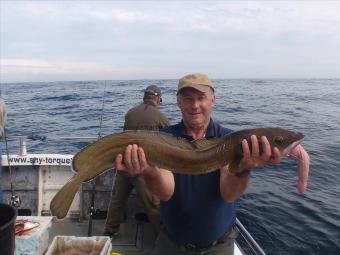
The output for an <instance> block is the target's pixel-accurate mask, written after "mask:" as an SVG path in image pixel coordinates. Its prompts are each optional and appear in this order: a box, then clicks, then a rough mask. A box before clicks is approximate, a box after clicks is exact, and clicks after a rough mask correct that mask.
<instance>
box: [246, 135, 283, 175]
mask: <svg viewBox="0 0 340 255" xmlns="http://www.w3.org/2000/svg"><path fill="white" fill-rule="evenodd" d="M259 142H261V145H262V152H261V151H260V145H259ZM242 150H243V158H242V160H241V162H240V169H250V168H260V167H263V166H264V165H265V164H268V163H272V164H278V163H280V162H281V152H280V150H279V149H278V148H276V147H274V148H273V150H272V148H271V146H270V143H269V142H268V139H267V138H266V137H265V136H262V137H261V140H260V141H258V139H257V137H256V135H252V136H251V150H250V147H249V144H248V142H247V140H246V139H244V140H243V141H242Z"/></svg>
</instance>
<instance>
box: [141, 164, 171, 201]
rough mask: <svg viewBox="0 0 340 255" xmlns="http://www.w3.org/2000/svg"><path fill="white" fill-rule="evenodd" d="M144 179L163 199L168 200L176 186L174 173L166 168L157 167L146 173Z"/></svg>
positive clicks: (154, 192)
mask: <svg viewBox="0 0 340 255" xmlns="http://www.w3.org/2000/svg"><path fill="white" fill-rule="evenodd" d="M144 179H145V182H146V185H147V186H148V188H149V190H150V191H151V192H152V193H153V194H154V195H156V196H157V197H158V198H159V199H160V200H162V201H168V200H169V199H170V198H171V197H172V195H173V193H174V188H175V182H174V177H173V174H172V173H171V172H170V171H168V170H165V169H161V168H155V169H154V170H153V171H149V172H148V173H145V174H144Z"/></svg>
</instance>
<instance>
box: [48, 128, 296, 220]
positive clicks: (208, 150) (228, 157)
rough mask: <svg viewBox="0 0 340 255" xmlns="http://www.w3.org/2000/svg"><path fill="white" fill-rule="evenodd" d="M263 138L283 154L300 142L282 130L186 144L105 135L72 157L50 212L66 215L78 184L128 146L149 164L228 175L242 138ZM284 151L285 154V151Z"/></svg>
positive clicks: (146, 135) (148, 134) (142, 135)
mask: <svg viewBox="0 0 340 255" xmlns="http://www.w3.org/2000/svg"><path fill="white" fill-rule="evenodd" d="M251 135H256V136H257V137H258V139H260V138H261V136H266V137H267V139H268V141H269V143H270V144H271V146H272V147H273V146H276V147H277V148H278V149H279V150H280V151H281V152H283V153H287V152H288V150H290V149H291V148H290V147H292V148H293V147H295V146H296V145H297V144H298V143H300V142H301V141H302V139H303V135H302V134H301V133H295V132H292V131H289V130H285V129H282V128H256V129H244V130H240V131H237V132H233V133H230V134H228V135H225V136H223V137H221V138H213V139H201V140H195V141H191V142H190V141H188V140H186V139H184V138H177V137H174V136H172V135H169V134H166V133H162V132H157V131H125V132H122V133H117V134H111V135H108V136H105V137H103V138H101V139H99V140H98V141H96V142H94V143H92V144H90V145H89V146H87V147H85V148H83V149H82V150H80V151H79V152H78V153H77V154H76V155H75V157H74V158H73V162H72V168H73V170H74V171H75V172H76V173H75V175H74V176H73V177H72V178H71V180H69V182H68V183H66V184H65V185H64V187H62V188H61V190H59V192H58V193H57V194H56V196H55V197H54V198H53V199H52V201H51V205H50V208H51V212H52V214H53V215H55V216H57V218H63V217H65V216H66V214H67V211H68V209H69V207H70V206H71V203H72V201H73V198H74V196H75V194H76V192H77V190H78V188H79V186H80V184H81V183H82V182H87V181H90V180H92V179H93V178H95V177H96V176H98V175H100V174H102V173H104V172H105V171H107V170H109V169H112V168H113V167H114V160H115V158H116V156H117V155H118V154H120V153H123V152H124V150H125V148H126V146H127V145H129V144H137V145H138V146H141V147H142V148H143V149H144V151H145V154H146V158H147V160H148V162H149V164H150V165H155V166H158V167H160V168H164V169H169V170H171V171H172V172H175V173H182V174H204V173H209V172H212V171H215V170H216V169H219V168H221V167H222V166H225V165H228V167H229V171H230V172H231V173H236V172H237V171H239V170H242V169H238V165H239V163H240V161H241V159H242V146H241V142H242V140H243V139H247V141H248V142H249V143H250V144H251V140H250V136H251ZM285 150H287V151H285Z"/></svg>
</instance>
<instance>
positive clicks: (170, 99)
mask: <svg viewBox="0 0 340 255" xmlns="http://www.w3.org/2000/svg"><path fill="white" fill-rule="evenodd" d="M213 82H214V84H215V88H216V97H217V102H216V106H215V108H214V111H213V118H214V120H215V121H217V122H219V123H221V124H222V125H223V126H225V127H228V128H232V129H234V130H239V129H244V128H255V127H276V126H277V127H282V128H286V129H291V130H294V131H299V132H302V133H304V135H305V139H304V141H303V146H304V147H305V149H306V150H307V151H308V152H309V154H310V156H311V165H310V178H309V185H308V189H307V191H306V192H305V193H304V194H300V193H298V192H297V189H296V184H297V174H296V170H297V162H296V161H294V160H293V159H288V158H285V159H284V160H283V162H282V163H281V164H279V165H272V166H266V167H264V168H263V169H257V170H255V171H253V172H252V173H251V181H250V185H249V188H248V189H247V191H246V193H245V194H244V195H243V196H242V197H241V198H240V199H239V200H238V202H237V216H238V218H239V219H240V220H241V222H242V223H243V224H244V225H245V226H246V228H247V229H248V230H249V232H250V233H251V234H252V235H253V236H254V238H255V239H256V240H257V241H258V243H259V244H260V245H261V246H262V248H263V249H264V250H265V251H266V252H267V253H268V254H340V184H339V183H340V80H334V79H294V80H293V79H274V80H269V79H233V80H228V79H225V80H214V81H213ZM149 84H156V85H158V86H159V87H160V88H161V89H162V93H163V103H162V106H161V108H160V109H161V111H162V112H163V113H164V114H165V115H167V116H168V118H169V119H170V121H171V123H173V124H175V123H177V122H179V121H180V120H181V113H180V111H179V109H178V107H177V105H176V93H175V91H176V86H177V81H176V80H131V81H126V80H124V81H123V80H122V81H77V82H73V81H72V82H40V83H30V82H27V83H11V84H4V83H3V84H1V90H2V96H3V98H4V99H5V101H6V103H7V107H8V121H7V133H8V135H31V134H32V133H34V134H36V135H41V136H44V137H46V138H47V139H46V141H31V142H29V143H28V152H29V153H75V152H77V151H78V150H79V149H80V148H82V147H83V146H85V145H86V144H87V143H86V142H84V141H76V142H70V141H52V139H50V140H49V137H60V136H63V137H65V136H83V137H84V136H89V137H98V136H102V135H105V134H109V133H112V132H119V131H121V130H122V128H123V122H124V115H125V113H126V112H127V110H128V109H129V108H131V107H132V106H134V105H137V104H138V103H140V102H141V98H142V95H143V89H144V88H145V87H146V86H147V85H149ZM1 150H2V153H4V151H6V148H5V147H4V142H3V140H2V141H1ZM18 150H19V149H18V141H8V151H9V153H10V154H12V153H13V154H14V153H18Z"/></svg>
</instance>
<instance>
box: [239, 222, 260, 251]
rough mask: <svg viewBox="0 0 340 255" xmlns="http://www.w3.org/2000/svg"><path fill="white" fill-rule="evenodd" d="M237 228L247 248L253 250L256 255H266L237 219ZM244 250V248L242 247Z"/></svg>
mask: <svg viewBox="0 0 340 255" xmlns="http://www.w3.org/2000/svg"><path fill="white" fill-rule="evenodd" d="M236 228H237V230H238V232H239V233H240V235H241V237H242V238H243V240H244V241H245V243H246V245H247V247H249V248H250V249H251V251H252V252H253V253H254V254H256V255H266V253H265V252H264V250H263V249H262V248H261V247H260V245H259V244H258V243H257V242H256V241H255V239H254V238H253V237H252V236H251V234H250V233H249V232H248V231H247V229H246V228H245V227H244V226H243V224H242V223H241V222H240V221H239V219H237V218H236ZM242 250H244V248H243V247H242Z"/></svg>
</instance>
